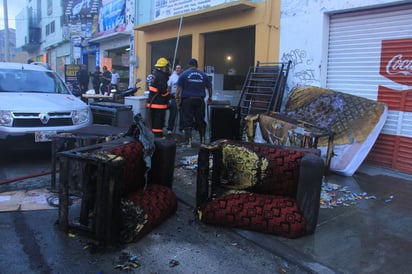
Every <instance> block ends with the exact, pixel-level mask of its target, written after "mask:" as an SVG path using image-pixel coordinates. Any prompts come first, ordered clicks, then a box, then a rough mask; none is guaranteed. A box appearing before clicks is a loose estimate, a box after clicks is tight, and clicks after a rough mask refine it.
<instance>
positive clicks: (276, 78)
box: [238, 61, 292, 130]
mask: <svg viewBox="0 0 412 274" xmlns="http://www.w3.org/2000/svg"><path fill="white" fill-rule="evenodd" d="M291 63H292V62H291V61H289V62H285V63H282V62H259V61H258V62H257V63H256V66H254V67H250V68H249V71H248V74H247V77H246V80H245V82H244V84H243V88H242V94H241V97H240V100H239V104H238V111H239V115H240V123H241V127H240V128H241V130H243V127H244V119H245V117H246V116H248V115H253V114H260V113H265V112H268V111H275V112H279V111H280V107H281V104H282V98H283V94H284V91H285V86H286V80H287V77H288V73H289V69H290V66H291Z"/></svg>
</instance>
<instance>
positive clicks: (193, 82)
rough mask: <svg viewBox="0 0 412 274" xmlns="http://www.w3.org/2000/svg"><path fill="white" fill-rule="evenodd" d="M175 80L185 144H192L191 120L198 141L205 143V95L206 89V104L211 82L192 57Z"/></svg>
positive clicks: (209, 102) (209, 101)
mask: <svg viewBox="0 0 412 274" xmlns="http://www.w3.org/2000/svg"><path fill="white" fill-rule="evenodd" d="M188 65H189V68H188V69H187V70H185V71H184V72H183V73H182V74H181V75H180V77H179V80H178V81H177V91H176V103H177V106H178V107H179V108H181V110H182V112H181V113H182V117H181V118H182V119H183V126H184V131H185V137H186V141H187V146H188V147H191V146H192V128H193V121H194V123H195V126H196V128H197V130H198V131H199V137H200V142H201V143H202V144H204V143H205V133H206V122H205V97H206V89H207V91H208V95H209V98H208V104H211V103H212V93H213V90H212V83H211V82H210V80H209V78H208V77H207V75H206V73H204V72H203V71H200V70H198V69H197V66H198V63H197V60H196V59H194V58H192V59H190V60H189V62H188Z"/></svg>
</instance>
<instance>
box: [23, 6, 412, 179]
mask: <svg viewBox="0 0 412 274" xmlns="http://www.w3.org/2000/svg"><path fill="white" fill-rule="evenodd" d="M26 3H27V7H26V9H25V10H24V12H22V14H20V15H19V16H24V17H25V18H26V19H28V20H26V21H24V20H16V22H27V23H26V26H17V27H16V29H17V30H18V31H17V34H16V37H17V43H16V44H17V45H16V46H17V47H19V45H20V46H21V47H22V48H23V49H25V50H26V51H28V52H30V54H31V56H34V57H36V59H37V60H38V61H47V62H49V63H50V64H51V65H52V67H53V68H55V69H56V70H57V71H59V72H60V70H61V67H62V64H80V63H87V64H88V65H89V70H90V71H91V70H93V69H94V67H95V66H96V65H108V66H110V67H116V68H118V71H119V70H120V71H119V72H121V74H122V78H124V85H125V86H126V85H129V86H132V85H133V82H134V79H137V78H141V79H145V78H146V76H147V75H148V74H149V73H150V72H151V70H152V67H153V65H154V64H155V62H156V60H157V59H158V58H159V57H166V58H167V59H169V61H170V62H171V64H173V65H176V64H181V65H183V67H185V66H186V65H187V60H189V59H190V58H192V57H194V58H197V59H198V60H199V67H200V68H201V69H205V71H206V72H207V73H208V74H209V75H210V77H211V78H212V80H213V85H214V89H215V96H216V97H217V99H218V100H219V99H228V98H229V99H230V100H231V103H232V104H233V105H236V103H237V100H238V98H239V95H240V92H241V85H242V83H243V80H244V78H245V75H246V73H247V69H248V68H249V67H250V66H253V65H254V64H256V62H257V61H259V62H277V61H282V62H283V61H292V67H291V71H290V72H289V78H288V83H287V88H286V93H285V97H286V96H287V93H288V92H289V91H290V90H291V89H292V88H293V87H295V86H297V85H315V86H320V87H327V88H331V89H334V90H337V91H341V92H346V93H350V94H354V95H359V96H362V97H365V98H368V99H372V100H377V101H381V102H384V103H386V104H387V105H388V107H389V116H388V119H387V121H386V123H385V126H384V128H383V130H382V132H381V134H380V136H379V138H378V140H377V142H376V143H375V145H374V147H373V148H372V150H371V152H370V153H369V156H368V158H367V160H368V161H372V162H373V163H376V164H378V165H382V166H386V167H390V168H394V169H396V170H400V171H404V172H407V173H412V167H411V166H410V162H412V153H411V152H412V151H411V149H410V147H411V146H410V144H411V143H412V127H411V126H410V125H411V124H412V123H411V121H412V109H411V105H412V103H411V102H410V100H411V99H410V97H411V96H410V94H411V86H412V84H411V83H412V80H411V77H412V69H411V60H412V53H411V48H412V46H411V44H412V43H411V41H412V37H411V36H412V33H411V30H412V28H411V26H412V21H411V17H410V16H409V14H411V11H412V6H411V5H412V4H411V3H410V1H399V0H363V1H357V0H347V1H331V0H319V1H295V0H261V1H228V0H211V1H201V0H194V1H186V0H173V1H172V0H150V1H133V0H94V1H76V0H63V1H51V0H35V1H34V0H31V1H27V2H26ZM16 19H19V18H16ZM53 22H54V23H53ZM21 30H23V31H24V33H19V31H21ZM142 92H143V91H142Z"/></svg>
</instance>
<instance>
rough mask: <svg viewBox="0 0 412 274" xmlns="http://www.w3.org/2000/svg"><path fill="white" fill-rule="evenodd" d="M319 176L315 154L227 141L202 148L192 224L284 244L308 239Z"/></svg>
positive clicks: (320, 170) (315, 210)
mask: <svg viewBox="0 0 412 274" xmlns="http://www.w3.org/2000/svg"><path fill="white" fill-rule="evenodd" d="M323 172H324V162H323V160H322V159H321V158H320V151H319V150H317V149H306V148H291V147H285V146H273V145H268V144H258V143H252V142H242V141H230V140H219V141H216V142H215V143H213V144H212V145H210V146H202V147H201V148H200V151H199V157H198V174H197V190H196V208H197V212H198V218H199V219H200V220H201V221H202V222H204V223H206V224H211V225H219V226H225V227H232V228H240V229H247V230H253V231H258V232H263V233H270V234H274V235H279V236H283V237H287V238H298V237H301V236H304V235H308V234H312V233H314V232H315V228H316V224H317V218H318V213H319V203H320V192H321V184H322V178H323Z"/></svg>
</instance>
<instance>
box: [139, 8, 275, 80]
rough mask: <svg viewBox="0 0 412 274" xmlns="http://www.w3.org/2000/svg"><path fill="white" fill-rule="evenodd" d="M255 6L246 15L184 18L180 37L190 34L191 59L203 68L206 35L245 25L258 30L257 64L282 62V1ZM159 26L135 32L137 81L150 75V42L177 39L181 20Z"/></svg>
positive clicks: (230, 13) (244, 12) (230, 14)
mask: <svg viewBox="0 0 412 274" xmlns="http://www.w3.org/2000/svg"><path fill="white" fill-rule="evenodd" d="M248 3H249V2H248ZM253 4H254V5H255V6H256V7H255V8H252V9H249V10H247V11H243V12H239V11H236V12H230V9H231V7H228V8H227V11H225V13H224V14H223V15H219V16H213V17H207V18H205V17H203V16H202V12H201V11H200V12H197V14H194V16H192V15H193V14H192V13H191V17H190V19H187V21H188V20H190V22H185V18H183V23H182V29H181V32H180V36H186V35H191V37H192V57H194V58H197V59H198V60H199V67H200V68H202V67H203V66H204V64H203V60H202V58H200V57H203V56H204V34H205V33H210V32H215V31H222V30H229V29H236V28H241V27H246V26H255V27H256V41H255V62H256V61H260V62H276V61H279V55H278V54H279V22H280V0H267V1H263V2H257V3H253ZM222 7H225V5H222ZM194 18H195V19H196V20H194ZM160 25H161V27H158V28H153V29H152V30H147V31H140V30H135V48H136V51H135V52H136V55H137V56H138V58H139V68H138V69H137V70H136V78H141V79H145V78H146V76H147V74H148V73H149V72H150V69H151V68H150V60H151V58H150V55H151V49H150V43H151V42H154V41H161V40H165V39H171V38H176V37H177V34H178V29H179V20H178V18H176V17H173V18H170V19H169V21H166V20H165V21H161V23H159V26H160ZM138 28H139V26H138V27H137V29H138Z"/></svg>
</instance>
